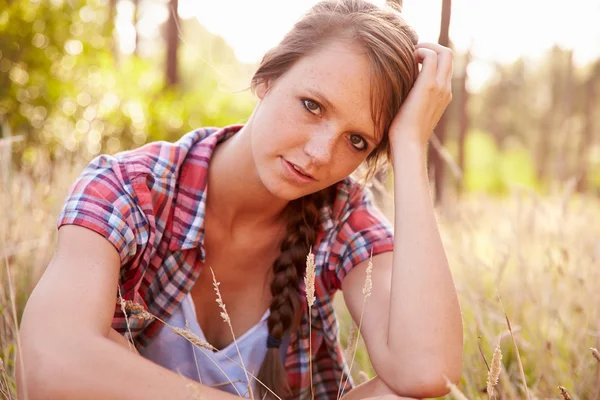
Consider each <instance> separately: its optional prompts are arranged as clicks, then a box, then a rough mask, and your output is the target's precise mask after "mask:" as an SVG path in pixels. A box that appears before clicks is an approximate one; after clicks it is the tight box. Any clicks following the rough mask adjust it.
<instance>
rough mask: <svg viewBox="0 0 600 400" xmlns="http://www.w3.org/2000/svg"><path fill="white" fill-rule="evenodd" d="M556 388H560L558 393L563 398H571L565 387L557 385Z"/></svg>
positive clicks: (569, 399)
mask: <svg viewBox="0 0 600 400" xmlns="http://www.w3.org/2000/svg"><path fill="white" fill-rule="evenodd" d="M558 388H559V389H560V394H561V395H562V397H563V399H565V400H572V399H571V396H570V395H569V392H567V389H565V388H564V387H563V386H559V387H558Z"/></svg>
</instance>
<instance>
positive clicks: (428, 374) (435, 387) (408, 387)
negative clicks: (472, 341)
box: [379, 358, 462, 398]
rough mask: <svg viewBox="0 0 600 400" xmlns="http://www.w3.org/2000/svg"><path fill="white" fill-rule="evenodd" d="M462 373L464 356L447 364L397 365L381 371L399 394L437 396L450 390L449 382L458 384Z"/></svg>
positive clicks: (424, 396) (389, 385)
mask: <svg viewBox="0 0 600 400" xmlns="http://www.w3.org/2000/svg"><path fill="white" fill-rule="evenodd" d="M382 372H384V371H382ZM461 375H462V358H461V359H460V360H457V361H455V362H453V363H448V364H446V365H444V364H442V363H436V364H435V365H429V366H426V365H419V366H417V365H412V366H410V368H406V365H404V366H402V367H398V366H396V367H395V368H394V367H392V368H386V371H385V372H384V373H380V374H379V376H380V377H381V379H382V380H383V381H384V382H385V383H386V384H387V385H388V387H389V388H390V389H391V390H393V391H394V392H395V393H396V394H398V395H399V396H408V397H414V398H436V397H442V396H445V395H446V394H448V393H449V392H450V388H449V386H448V382H450V383H453V384H458V382H459V381H460V379H461Z"/></svg>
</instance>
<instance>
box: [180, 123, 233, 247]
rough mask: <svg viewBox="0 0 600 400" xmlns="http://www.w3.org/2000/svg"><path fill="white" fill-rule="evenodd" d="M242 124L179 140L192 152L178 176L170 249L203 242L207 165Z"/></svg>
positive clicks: (195, 132)
mask: <svg viewBox="0 0 600 400" xmlns="http://www.w3.org/2000/svg"><path fill="white" fill-rule="evenodd" d="M242 126H243V125H230V126H227V127H224V128H221V129H216V128H205V129H200V130H196V131H193V132H191V133H189V134H187V135H185V136H184V137H182V138H181V139H180V140H179V141H178V145H179V146H178V147H182V148H184V149H185V148H186V147H187V148H189V152H188V154H187V155H186V156H185V159H184V161H183V163H182V166H181V172H180V174H179V177H178V179H177V188H176V192H175V198H174V200H173V210H174V211H173V218H172V227H171V231H172V238H171V241H170V244H169V250H171V251H175V250H187V249H192V248H195V247H199V246H200V245H201V244H202V242H203V240H204V212H205V208H206V194H207V182H208V166H209V163H210V160H211V157H212V154H213V152H214V150H215V148H216V147H217V144H219V143H220V142H222V141H224V140H227V139H229V138H230V137H231V136H233V135H234V134H235V133H237V132H238V131H239V130H240V129H241V128H242Z"/></svg>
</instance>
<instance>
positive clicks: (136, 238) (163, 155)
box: [58, 125, 393, 399]
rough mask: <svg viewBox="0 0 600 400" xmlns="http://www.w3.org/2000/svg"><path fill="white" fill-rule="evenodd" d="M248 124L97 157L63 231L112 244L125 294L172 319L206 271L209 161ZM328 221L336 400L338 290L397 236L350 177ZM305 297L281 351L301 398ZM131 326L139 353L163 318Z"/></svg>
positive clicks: (323, 343)
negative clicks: (79, 230) (79, 229)
mask: <svg viewBox="0 0 600 400" xmlns="http://www.w3.org/2000/svg"><path fill="white" fill-rule="evenodd" d="M240 128H241V126H239V125H234V126H229V127H226V128H223V129H216V128H203V129H197V130H194V131H192V132H189V133H187V134H185V135H184V136H183V137H182V138H181V139H180V140H178V141H177V142H175V143H169V142H162V141H161V142H153V143H149V144H147V145H145V146H142V147H140V148H138V149H136V150H131V151H125V152H121V153H118V154H115V155H114V156H108V155H101V156H99V157H97V158H95V159H94V160H93V161H92V162H91V163H90V164H89V165H88V166H87V167H86V168H85V170H84V171H83V172H82V174H81V175H80V176H79V178H78V179H77V181H76V182H75V184H74V185H73V187H72V189H71V192H70V194H69V196H68V198H67V200H66V203H65V205H64V208H63V210H62V212H61V214H60V216H59V218H58V227H60V226H62V225H67V224H75V225H80V226H83V227H86V228H89V229H91V230H93V231H95V232H97V233H99V234H100V235H102V236H104V237H105V238H106V239H108V240H109V241H110V242H111V243H112V244H113V245H114V246H115V248H116V249H117V251H118V252H119V255H120V258H121V272H120V283H119V284H120V289H121V293H122V296H123V297H124V298H125V299H128V300H133V301H135V302H137V303H140V304H142V305H143V306H144V307H145V308H147V309H148V311H150V312H151V313H152V314H154V315H156V316H158V317H159V318H161V319H163V320H164V319H167V318H168V316H169V315H170V313H171V312H172V311H173V309H174V308H175V307H176V306H177V305H178V304H179V302H180V301H181V300H182V299H183V297H184V296H185V295H186V294H187V293H188V292H189V291H190V289H191V288H192V286H193V285H194V282H195V281H196V278H197V277H198V275H199V274H200V273H201V272H202V270H203V264H204V262H203V261H204V257H205V254H204V249H203V248H202V243H203V239H204V230H203V220H204V209H205V205H206V193H207V192H206V182H207V175H208V174H207V172H208V165H209V160H210V157H211V155H212V153H213V151H214V149H215V147H216V145H217V144H218V143H219V142H220V141H222V140H226V139H227V138H229V137H230V136H231V135H233V134H234V133H236V132H237V131H238V130H239V129H240ZM321 221H322V224H321V227H320V229H319V230H318V233H317V243H316V244H315V246H314V247H313V249H314V250H316V251H315V263H316V277H315V294H316V301H315V304H314V306H313V307H312V309H311V313H312V335H313V337H312V353H313V387H314V392H315V396H316V398H318V399H331V398H336V395H337V392H338V385H339V382H340V377H341V376H342V375H346V374H347V373H348V367H347V365H346V363H345V361H344V358H343V356H342V349H341V346H340V343H339V337H338V323H337V320H336V317H335V313H334V309H333V294H334V293H335V292H336V291H337V290H338V289H340V288H341V282H342V280H343V279H344V276H345V275H346V274H347V273H348V272H349V271H350V270H351V269H352V268H353V267H354V266H355V265H357V264H358V263H360V262H361V261H363V260H365V259H367V258H368V257H369V255H370V252H371V251H373V254H374V255H375V254H378V253H382V252H386V251H391V250H392V249H393V231H392V227H391V225H390V224H389V222H388V221H387V220H386V219H385V217H384V216H383V215H382V214H381V213H380V212H379V211H378V210H377V209H376V208H375V207H374V206H373V205H372V203H371V201H370V198H369V195H368V192H367V191H365V190H363V189H362V188H361V187H360V186H359V185H358V184H357V183H356V182H354V181H352V180H351V179H350V178H347V179H345V180H343V181H341V182H340V183H338V185H337V196H336V199H335V202H334V203H333V206H326V207H324V208H322V209H321ZM302 286H304V283H303V282H302ZM301 289H302V291H304V287H302V288H301ZM302 299H303V301H304V310H305V312H304V313H303V317H302V322H301V324H300V328H299V329H298V330H297V331H296V332H291V333H290V335H289V336H288V341H287V342H286V343H288V344H287V349H285V348H282V355H284V357H285V361H284V362H285V367H286V371H287V372H288V379H289V383H290V386H291V388H292V390H293V391H294V393H295V394H294V396H293V398H304V397H305V396H306V395H307V394H308V393H309V392H310V390H309V382H310V381H309V376H308V374H309V368H308V354H309V340H308V334H309V325H308V316H307V312H306V310H307V304H306V298H305V297H304V296H303V297H302ZM129 325H130V330H131V334H132V337H133V340H134V342H135V344H136V346H137V347H142V346H145V345H146V344H148V343H149V341H150V340H152V337H153V336H154V334H155V333H156V332H157V331H158V329H160V328H161V324H160V323H159V322H157V321H154V322H148V321H144V320H141V319H136V318H129ZM112 326H113V328H114V329H116V330H117V331H118V332H120V333H121V334H124V335H125V334H127V332H128V329H127V325H126V322H125V317H124V315H123V313H122V312H121V310H120V308H119V307H115V314H114V318H113V323H112ZM349 385H351V383H350V384H349ZM347 389H349V387H348V388H347Z"/></svg>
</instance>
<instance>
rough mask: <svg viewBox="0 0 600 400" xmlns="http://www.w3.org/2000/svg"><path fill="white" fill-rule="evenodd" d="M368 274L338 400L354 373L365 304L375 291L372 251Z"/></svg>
mask: <svg viewBox="0 0 600 400" xmlns="http://www.w3.org/2000/svg"><path fill="white" fill-rule="evenodd" d="M366 272H367V274H366V276H365V283H364V286H363V290H362V293H363V303H362V307H361V310H360V320H359V323H358V328H357V333H356V337H357V339H356V342H355V344H354V350H353V351H352V359H351V360H350V367H349V368H348V376H347V377H346V379H345V380H344V383H343V384H340V387H339V388H338V397H337V398H338V400H339V399H340V398H341V397H342V396H343V395H344V388H345V387H346V383H348V379H350V374H351V373H352V366H353V365H354V359H355V358H356V350H357V349H358V337H359V336H360V330H361V328H362V321H363V316H364V313H365V304H366V303H367V298H368V297H369V296H371V290H372V289H373V280H372V279H371V274H372V272H373V251H372V250H371V258H370V259H369V264H368V265H367V271H366ZM343 376H344V375H343V374H342V376H341V377H340V383H341V382H342V378H343Z"/></svg>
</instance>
